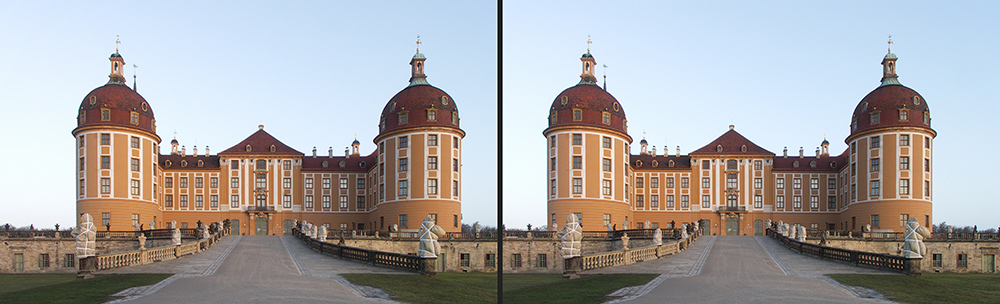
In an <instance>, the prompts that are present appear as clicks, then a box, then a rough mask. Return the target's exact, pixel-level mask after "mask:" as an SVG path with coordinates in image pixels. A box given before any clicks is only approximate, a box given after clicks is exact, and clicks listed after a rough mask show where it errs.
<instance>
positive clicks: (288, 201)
mask: <svg viewBox="0 0 1000 304" xmlns="http://www.w3.org/2000/svg"><path fill="white" fill-rule="evenodd" d="M281 205H282V207H285V208H292V196H291V195H288V194H285V196H284V197H282V198H281Z"/></svg>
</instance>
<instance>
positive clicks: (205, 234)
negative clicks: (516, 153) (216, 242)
mask: <svg viewBox="0 0 1000 304" xmlns="http://www.w3.org/2000/svg"><path fill="white" fill-rule="evenodd" d="M209 237H211V235H209V234H208V226H205V224H201V238H203V239H207V238H209Z"/></svg>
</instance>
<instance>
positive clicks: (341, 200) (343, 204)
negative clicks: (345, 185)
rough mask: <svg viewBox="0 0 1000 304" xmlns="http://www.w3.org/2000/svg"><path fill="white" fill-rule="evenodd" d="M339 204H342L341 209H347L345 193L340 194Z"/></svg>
mask: <svg viewBox="0 0 1000 304" xmlns="http://www.w3.org/2000/svg"><path fill="white" fill-rule="evenodd" d="M339 205H340V209H341V210H344V209H347V196H344V195H341V196H340V204H339Z"/></svg>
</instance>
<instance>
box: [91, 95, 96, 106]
mask: <svg viewBox="0 0 1000 304" xmlns="http://www.w3.org/2000/svg"><path fill="white" fill-rule="evenodd" d="M95 104H97V96H90V105H95Z"/></svg>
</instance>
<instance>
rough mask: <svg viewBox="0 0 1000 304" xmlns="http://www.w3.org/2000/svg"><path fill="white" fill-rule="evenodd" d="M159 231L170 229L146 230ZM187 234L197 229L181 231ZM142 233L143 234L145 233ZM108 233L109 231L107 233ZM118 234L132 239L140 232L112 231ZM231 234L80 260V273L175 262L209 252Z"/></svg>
mask: <svg viewBox="0 0 1000 304" xmlns="http://www.w3.org/2000/svg"><path fill="white" fill-rule="evenodd" d="M159 230H169V229H157V230H145V231H153V232H154V234H155V233H156V232H158V231H159ZM185 230H188V231H187V232H188V233H189V234H190V235H191V236H193V235H194V230H195V229H181V232H182V234H183V233H184V232H185ZM145 231H142V232H145ZM105 232H107V231H105ZM111 232H117V234H116V237H125V236H126V235H129V233H131V235H132V237H131V238H134V237H137V236H138V234H139V233H140V231H111ZM228 234H229V230H228V229H223V230H221V231H219V232H216V233H215V234H212V235H211V236H210V237H209V238H206V239H202V240H200V241H197V242H191V243H187V244H181V245H171V246H164V247H158V248H151V249H145V250H136V251H129V252H122V253H115V254H108V255H98V256H90V257H86V258H81V259H80V273H81V274H84V273H91V272H93V271H98V270H107V269H114V268H121V267H128V266H136V265H146V264H150V263H155V262H159V261H166V260H173V259H177V258H180V257H182V256H185V255H188V254H194V253H197V252H201V251H204V250H207V249H208V248H210V247H211V246H212V245H214V244H215V243H217V242H218V241H219V240H221V239H222V238H223V237H224V236H226V235H228Z"/></svg>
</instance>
